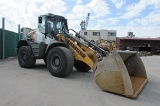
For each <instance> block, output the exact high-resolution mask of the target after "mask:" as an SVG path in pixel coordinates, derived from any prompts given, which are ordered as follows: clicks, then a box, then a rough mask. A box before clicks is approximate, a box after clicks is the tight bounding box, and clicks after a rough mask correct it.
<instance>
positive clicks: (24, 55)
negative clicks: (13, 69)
mask: <svg viewBox="0 0 160 106" xmlns="http://www.w3.org/2000/svg"><path fill="white" fill-rule="evenodd" d="M26 60H27V55H26V52H24V51H22V52H21V53H20V61H21V63H22V64H24V63H25V62H26Z"/></svg>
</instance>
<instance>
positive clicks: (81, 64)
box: [74, 61, 91, 72]
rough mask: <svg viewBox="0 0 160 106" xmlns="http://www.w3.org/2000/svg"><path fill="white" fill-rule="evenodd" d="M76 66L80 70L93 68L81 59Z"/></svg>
mask: <svg viewBox="0 0 160 106" xmlns="http://www.w3.org/2000/svg"><path fill="white" fill-rule="evenodd" d="M74 67H75V68H76V69H77V71H80V72H88V71H89V70H90V69H91V68H90V67H89V66H88V65H87V64H86V63H84V62H81V61H78V62H76V63H75V64H74Z"/></svg>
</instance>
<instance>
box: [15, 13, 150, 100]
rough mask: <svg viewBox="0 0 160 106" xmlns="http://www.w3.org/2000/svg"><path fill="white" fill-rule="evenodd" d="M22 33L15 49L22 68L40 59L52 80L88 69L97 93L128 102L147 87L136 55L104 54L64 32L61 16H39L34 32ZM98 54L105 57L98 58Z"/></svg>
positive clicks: (66, 30)
mask: <svg viewBox="0 0 160 106" xmlns="http://www.w3.org/2000/svg"><path fill="white" fill-rule="evenodd" d="M22 32H23V33H22V34H23V39H21V40H20V41H19V43H18V45H17V54H18V62H19V65H20V66H21V67H22V68H31V67H34V66H35V62H36V59H43V60H44V62H45V63H46V65H47V68H48V70H49V72H50V73H51V74H52V75H53V76H56V77H64V76H66V75H68V74H69V73H71V71H72V69H73V67H75V68H76V69H77V70H78V71H81V72H88V71H89V70H91V69H92V70H93V72H94V78H95V82H96V84H97V85H98V86H99V87H100V88H101V89H103V90H104V91H108V92H112V93H115V94H119V95H124V96H126V97H130V98H136V97H137V96H138V94H139V93H140V91H141V90H142V89H143V88H144V86H145V85H146V83H147V75H146V70H145V67H144V64H143V62H142V60H141V59H140V57H139V56H138V54H137V52H124V51H112V52H111V53H108V52H106V51H104V50H103V49H101V48H99V47H97V46H96V45H95V44H93V43H91V42H89V40H87V39H86V38H85V37H83V36H81V35H79V34H78V33H77V32H76V31H74V30H73V29H68V24H67V19H66V18H65V17H63V16H59V15H54V14H51V13H48V14H45V15H41V16H39V17H38V27H37V28H36V29H30V28H23V30H22ZM71 32H72V33H71ZM92 46H94V47H95V48H96V49H92ZM98 51H101V52H103V53H105V54H106V56H105V57H102V56H101V55H100V53H99V52H98Z"/></svg>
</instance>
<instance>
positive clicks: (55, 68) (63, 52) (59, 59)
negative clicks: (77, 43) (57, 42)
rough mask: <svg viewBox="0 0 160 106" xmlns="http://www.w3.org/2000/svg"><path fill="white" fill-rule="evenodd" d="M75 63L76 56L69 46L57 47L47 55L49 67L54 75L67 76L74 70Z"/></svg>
mask: <svg viewBox="0 0 160 106" xmlns="http://www.w3.org/2000/svg"><path fill="white" fill-rule="evenodd" d="M73 65H74V58H73V55H72V53H71V51H70V50H69V49H68V48H65V47H55V48H52V49H51V50H50V51H49V53H48V55H47V68H48V70H49V72H50V73H51V74H52V75H53V76H56V77H64V76H66V75H67V74H69V73H70V72H71V71H72V69H73Z"/></svg>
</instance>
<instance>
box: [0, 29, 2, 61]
mask: <svg viewBox="0 0 160 106" xmlns="http://www.w3.org/2000/svg"><path fill="white" fill-rule="evenodd" d="M0 59H2V29H0Z"/></svg>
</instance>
